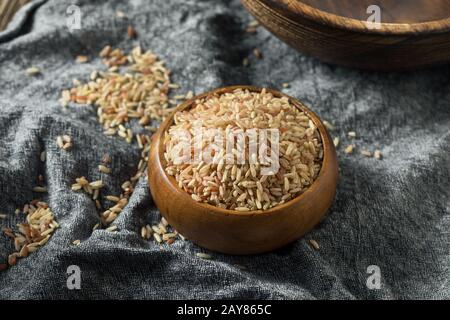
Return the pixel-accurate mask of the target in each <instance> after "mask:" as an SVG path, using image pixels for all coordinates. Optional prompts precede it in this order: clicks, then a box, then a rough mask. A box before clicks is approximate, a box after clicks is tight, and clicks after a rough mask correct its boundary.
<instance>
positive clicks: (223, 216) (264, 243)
mask: <svg viewBox="0 0 450 320" xmlns="http://www.w3.org/2000/svg"><path fill="white" fill-rule="evenodd" d="M238 88H242V89H248V90H250V91H256V92H260V91H261V88H255V87H250V86H234V87H226V88H221V89H217V90H213V91H211V92H208V93H204V94H202V95H199V96H196V97H194V98H192V99H190V100H188V101H186V102H184V103H183V104H181V105H180V106H179V107H177V108H176V109H175V111H174V113H175V112H178V111H181V110H185V109H188V108H190V107H191V106H192V105H193V104H194V103H195V101H196V100H197V99H201V98H204V97H207V96H209V95H213V94H222V93H225V92H231V91H233V90H235V89H238ZM267 91H268V92H271V93H272V94H273V95H274V96H276V97H281V96H286V95H285V94H283V93H280V92H278V91H274V90H267ZM287 97H288V96H287ZM288 98H289V99H290V102H291V103H292V104H293V105H295V106H296V107H297V108H299V109H301V110H302V111H304V112H305V113H306V114H307V115H308V116H309V117H310V118H311V119H312V121H314V123H315V125H316V126H317V128H318V130H319V133H320V136H321V138H322V142H323V148H324V157H323V163H322V168H321V170H320V172H319V175H318V177H317V179H316V180H315V181H314V182H313V184H312V185H311V186H310V187H309V189H307V190H306V191H305V192H304V193H302V194H301V195H299V196H298V197H296V198H294V199H292V200H290V201H288V202H286V203H284V204H282V205H278V206H276V207H274V208H272V209H269V210H266V211H247V212H238V211H235V210H226V209H222V208H218V207H216V206H213V205H209V204H205V203H199V202H196V201H194V200H193V199H192V198H191V196H190V195H189V194H188V193H187V192H185V191H184V190H182V189H180V188H179V187H178V184H177V183H176V181H175V179H174V178H173V177H172V176H168V175H167V174H166V172H165V170H164V168H165V166H166V162H165V159H164V150H165V147H164V144H163V140H164V134H165V132H166V131H167V130H168V128H169V127H170V126H171V125H172V123H173V114H174V113H172V115H171V116H170V117H169V118H168V119H167V120H166V121H165V122H164V123H163V124H162V125H161V126H160V128H159V130H158V131H157V132H156V133H155V134H154V135H153V141H152V146H151V150H150V156H149V165H148V168H149V169H148V182H149V186H150V191H151V194H152V196H153V200H154V201H155V204H156V206H157V207H158V208H159V210H160V212H161V214H162V216H164V217H165V218H166V219H167V221H168V222H169V224H170V225H171V226H173V227H174V228H175V229H176V230H178V231H179V232H180V233H181V234H182V235H183V236H185V237H187V238H188V239H189V240H191V241H193V242H194V243H196V244H198V245H199V246H202V247H205V248H208V249H210V250H213V251H218V252H222V253H230V254H254V253H261V252H266V251H271V250H274V249H276V248H279V247H281V246H284V245H286V244H288V243H290V242H292V241H294V240H296V239H298V238H300V237H301V236H302V235H303V234H305V233H306V232H307V231H309V230H311V228H313V227H314V226H315V225H316V224H317V223H318V222H319V221H320V220H321V218H322V217H323V216H324V215H325V213H326V212H327V210H328V209H329V207H330V206H331V204H332V202H333V199H334V195H335V191H336V184H337V179H338V164H337V158H336V150H335V147H334V144H333V142H332V140H331V138H330V136H329V135H328V133H327V131H326V129H325V127H324V125H323V124H322V122H321V121H320V119H319V118H318V116H317V115H316V114H315V113H313V112H312V111H311V110H309V109H308V108H306V107H305V106H304V105H303V104H301V103H300V102H299V101H297V100H295V99H294V98H291V97H288Z"/></svg>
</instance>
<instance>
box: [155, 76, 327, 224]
mask: <svg viewBox="0 0 450 320" xmlns="http://www.w3.org/2000/svg"><path fill="white" fill-rule="evenodd" d="M236 89H243V90H249V91H251V92H261V91H262V90H263V89H266V91H267V92H270V93H272V94H273V95H274V96H276V97H287V98H288V99H289V102H290V103H292V104H294V105H295V107H297V108H299V109H301V110H302V111H303V112H305V114H307V115H308V117H310V118H311V120H312V121H313V122H314V124H315V125H316V126H317V129H318V130H319V134H320V138H321V139H322V144H323V146H324V148H323V150H324V154H323V159H322V166H321V168H320V171H319V174H318V176H317V178H316V179H315V180H314V182H313V183H312V184H311V185H310V186H309V188H308V189H306V190H305V191H304V192H303V193H301V194H300V195H298V196H296V197H295V198H293V199H291V200H289V201H288V202H285V203H283V204H280V205H277V206H275V207H273V208H270V209H268V210H250V211H236V210H230V209H223V208H219V207H216V206H214V205H211V204H208V203H204V202H197V201H195V200H194V199H192V197H191V196H190V195H189V194H188V193H187V192H186V191H184V190H181V189H180V187H179V186H178V183H177V182H176V180H175V178H174V177H172V176H169V175H168V174H167V173H166V170H165V166H164V162H165V159H164V143H163V139H164V133H165V132H167V129H168V128H169V126H170V125H172V123H173V117H174V114H175V113H176V112H179V111H182V110H185V109H187V108H189V107H190V106H191V105H192V104H193V103H195V101H196V100H198V99H202V98H205V97H208V96H211V95H214V94H223V93H226V92H231V91H234V90H236ZM157 135H158V138H159V145H158V146H157V147H158V150H156V152H157V157H158V159H157V160H158V166H159V168H158V170H162V171H163V175H162V176H163V177H164V180H165V181H166V182H167V183H168V184H169V185H170V187H171V188H172V189H174V190H175V191H176V192H177V193H180V194H182V197H185V198H186V199H189V201H191V202H192V204H193V206H194V207H198V208H199V209H203V210H208V211H209V212H210V213H219V214H223V215H226V216H230V215H232V216H241V217H244V216H246V217H248V216H256V215H258V216H268V215H272V214H276V213H277V212H280V211H282V210H284V209H286V208H288V207H290V206H292V205H294V204H296V203H298V202H300V201H303V200H304V199H305V198H306V197H308V196H309V194H314V191H315V189H317V188H318V186H319V184H321V183H322V181H323V180H324V175H325V171H324V170H323V168H324V166H325V163H328V162H330V161H331V159H332V156H331V154H329V153H328V152H325V150H326V149H329V148H334V145H333V144H332V142H331V138H330V137H329V134H328V131H327V130H326V128H325V125H324V124H323V123H322V121H321V119H320V118H319V116H317V114H315V113H314V112H313V111H311V110H310V109H309V108H308V107H306V106H305V105H304V104H303V103H301V102H300V101H299V100H297V99H295V98H293V97H291V96H289V95H287V94H285V93H283V92H280V91H278V90H274V89H270V88H262V87H256V86H250V85H234V86H226V87H221V88H217V89H214V90H211V91H207V92H205V93H202V94H199V95H196V96H194V97H193V98H191V99H189V100H186V101H185V102H183V103H182V104H180V105H179V106H178V107H176V108H175V110H174V111H173V112H172V113H171V114H170V115H169V116H168V118H167V119H166V120H165V121H164V123H163V124H161V126H160V128H159V129H158V132H157ZM325 145H326V148H325ZM332 150H333V149H331V151H332ZM149 169H150V166H149Z"/></svg>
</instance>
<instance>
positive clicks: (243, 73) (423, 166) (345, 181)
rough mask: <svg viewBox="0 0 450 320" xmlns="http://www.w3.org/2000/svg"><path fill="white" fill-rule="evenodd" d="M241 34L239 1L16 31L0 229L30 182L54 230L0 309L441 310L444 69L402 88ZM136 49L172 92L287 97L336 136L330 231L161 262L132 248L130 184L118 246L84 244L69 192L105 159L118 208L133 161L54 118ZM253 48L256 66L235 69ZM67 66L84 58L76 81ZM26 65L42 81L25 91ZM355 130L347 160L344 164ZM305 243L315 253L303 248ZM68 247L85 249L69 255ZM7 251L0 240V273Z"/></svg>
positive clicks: (137, 216)
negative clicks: (106, 56)
mask: <svg viewBox="0 0 450 320" xmlns="http://www.w3.org/2000/svg"><path fill="white" fill-rule="evenodd" d="M71 3H76V4H78V5H79V6H80V7H81V9H82V12H83V16H82V29H81V30H76V31H74V32H72V33H71V32H69V30H68V29H67V27H66V8H67V7H68V6H69V5H70V4H71ZM116 10H122V11H124V12H125V13H126V14H127V16H128V17H129V18H130V19H132V21H133V24H134V26H135V27H136V30H137V32H138V34H139V37H138V40H135V41H131V40H129V39H127V36H126V28H127V25H128V22H127V20H123V19H119V18H117V17H116V16H115V11H116ZM28 12H29V13H32V11H28ZM249 20H250V17H249V15H248V14H247V13H246V12H245V10H244V9H243V8H242V7H241V5H240V3H239V2H238V1H199V0H187V1H181V0H179V1H174V0H170V1H169V0H167V1H144V0H140V1H139V0H132V1H128V2H123V1H119V0H117V1H87V0H86V1H73V0H64V1H60V0H58V1H56V0H53V1H47V2H46V3H44V4H43V5H41V6H40V7H39V8H38V9H37V10H36V11H35V12H34V13H33V15H32V16H31V15H30V16H29V17H28V20H27V23H26V24H18V25H17V26H16V28H18V29H16V30H15V31H14V34H15V37H14V39H5V38H3V36H2V37H0V43H1V44H0V70H1V72H0V88H1V90H0V108H1V113H0V183H1V185H0V194H1V198H0V212H2V213H6V214H7V215H8V218H7V219H6V220H0V225H1V226H2V227H3V226H14V225H15V224H16V223H17V222H19V221H20V217H16V215H15V214H14V210H15V209H16V208H18V207H22V206H23V204H25V203H27V202H28V201H30V200H32V199H33V198H35V197H37V196H39V195H38V194H34V193H33V192H32V187H33V186H34V185H35V183H36V177H37V176H38V174H39V173H43V174H45V177H46V181H47V185H48V187H49V193H48V195H46V196H45V197H44V200H46V201H47V202H48V203H49V204H50V206H51V208H52V210H53V211H54V213H55V214H56V216H57V219H58V221H59V223H60V224H61V228H60V229H59V230H58V231H57V232H56V233H55V234H54V236H53V237H52V238H51V241H50V242H49V243H48V244H47V245H46V246H44V247H43V248H42V249H40V250H39V251H38V252H36V253H34V254H32V255H31V256H30V257H28V258H26V259H22V260H20V261H19V263H18V265H17V266H15V267H12V268H10V269H8V270H7V271H4V272H1V273H0V298H3V299H7V298H9V299H11V298H20V299H23V298H31V299H39V298H51V299H56V298H64V299H74V298H96V299H99V298H152V299H158V298H161V299H165V298H192V299H200V298H206V299H210V298H260V299H266V298H273V299H314V298H332V299H335V298H339V299H342V298H349V299H353V298H356V299H361V298H369V299H372V298H373V299H386V298H447V299H448V298H450V276H449V275H450V231H449V230H450V217H449V211H450V201H449V198H450V197H449V186H450V175H449V173H450V147H449V142H450V131H449V126H450V108H449V101H450V73H449V71H450V69H449V67H446V66H444V67H440V68H435V69H428V70H422V71H417V72H412V73H404V74H377V73H366V72H360V71H355V70H348V69H344V68H338V67H334V66H330V65H326V64H322V63H320V62H319V61H317V60H316V59H314V58H311V57H308V56H305V55H302V54H299V53H297V52H296V51H294V50H293V49H291V48H289V47H288V46H287V45H285V44H284V43H282V42H281V41H279V40H278V39H277V38H275V37H274V36H272V35H271V34H269V33H268V32H267V31H265V30H263V29H260V30H259V31H258V33H257V34H256V35H249V34H246V33H245V32H244V31H243V30H244V29H245V25H246V23H247V22H248V21H249ZM9 32H12V31H9ZM137 43H140V44H141V45H142V46H143V47H144V48H150V49H152V50H154V51H155V52H156V53H157V54H158V55H159V56H160V57H161V58H162V59H164V60H166V62H167V66H168V67H169V68H170V69H172V70H173V76H172V79H173V81H174V82H177V83H180V84H181V86H182V90H181V92H187V91H188V90H193V91H195V92H196V93H201V92H204V91H206V90H209V89H213V88H216V87H220V86H225V85H231V84H253V85H258V86H267V87H272V88H278V89H281V85H282V83H283V82H289V83H290V84H291V87H290V88H288V89H283V91H284V92H286V93H288V94H290V95H292V96H294V97H297V98H299V99H301V100H302V101H303V102H304V103H305V104H307V105H309V106H311V108H312V109H313V110H315V111H316V112H317V113H318V114H319V115H320V116H321V117H323V119H327V120H330V121H331V122H333V123H334V124H335V125H336V126H337V128H338V129H337V131H335V132H334V133H333V135H334V136H339V137H340V138H341V141H342V145H341V146H340V147H339V150H338V154H339V162H340V173H341V175H340V182H339V186H338V191H337V196H336V200H335V203H334V205H333V207H332V209H331V212H330V213H329V215H328V216H327V218H326V219H325V220H324V221H323V222H322V223H321V224H320V225H319V226H317V227H316V228H315V229H314V230H313V231H312V232H311V233H309V234H308V235H307V236H305V238H304V239H302V240H299V241H297V242H295V243H293V244H291V245H289V246H287V247H285V248H283V249H281V250H278V251H276V252H272V253H268V254H263V255H257V256H229V255H221V254H216V253H211V254H212V255H213V257H214V260H212V261H207V260H201V259H199V258H197V257H196V256H195V253H196V252H200V251H205V250H203V249H201V248H199V247H197V246H195V245H193V244H192V243H190V242H183V241H177V242H175V243H174V244H173V245H172V246H166V245H165V246H162V248H160V247H159V246H158V245H156V244H155V243H153V242H147V241H144V240H142V239H141V238H140V236H139V229H140V227H141V226H142V224H143V223H144V221H147V222H152V221H158V219H159V214H158V211H157V210H156V209H155V207H154V206H153V204H152V200H151V196H150V194H149V190H148V187H147V185H146V181H145V180H144V179H141V181H139V184H138V186H137V189H136V191H135V193H134V194H133V196H132V197H131V201H130V203H129V204H128V205H127V207H126V210H125V211H124V212H123V213H122V214H121V215H120V216H119V218H118V220H117V224H118V226H119V228H120V231H119V232H117V233H108V232H105V231H103V230H97V231H95V232H93V233H92V232H91V229H92V227H93V226H94V224H95V223H96V222H97V212H96V210H95V208H94V205H93V203H92V201H91V200H90V199H89V198H88V197H87V196H86V195H84V194H82V193H77V192H72V191H71V190H70V185H71V183H73V181H74V179H75V178H76V177H78V176H82V175H84V176H86V177H91V178H92V179H94V178H95V177H97V176H98V172H97V169H96V165H97V164H98V162H99V161H100V159H101V157H102V155H103V154H104V153H106V152H109V153H110V154H111V155H112V158H113V165H112V166H113V170H114V176H113V177H111V178H110V180H108V181H106V182H107V190H108V191H110V192H111V193H113V194H114V193H117V192H118V191H119V190H120V182H121V181H125V179H127V178H129V177H130V176H131V175H132V174H133V173H134V171H135V169H136V165H137V161H138V159H139V158H138V157H139V152H138V148H137V146H135V145H128V144H127V143H126V142H124V140H123V139H118V138H114V137H107V136H105V135H103V134H102V130H101V128H100V126H99V125H98V123H97V120H96V114H95V109H94V108H93V107H88V106H83V105H70V106H69V107H68V108H66V109H64V108H62V107H61V106H60V105H59V103H58V98H59V96H60V92H61V90H62V89H64V88H68V87H70V86H71V81H72V79H73V78H78V79H80V80H86V78H87V77H88V75H89V73H90V72H91V71H92V70H94V69H98V68H103V67H102V64H101V62H100V60H99V59H98V58H97V53H98V52H99V50H100V49H101V48H102V47H103V46H104V45H106V44H112V45H113V46H114V47H120V48H123V49H125V50H129V49H130V48H132V47H133V46H134V45H136V44H137ZM255 47H258V48H260V49H261V51H262V53H263V55H264V57H263V59H262V60H257V59H254V58H250V66H249V67H247V68H244V67H242V65H241V61H242V59H243V58H244V57H245V56H247V55H249V54H251V51H252V49H253V48H255ZM78 54H88V55H89V56H90V57H95V58H94V59H93V60H92V61H91V62H89V63H87V64H82V65H77V64H76V63H75V62H74V57H75V56H76V55H78ZM32 65H33V66H38V67H39V68H41V69H42V70H43V74H42V75H40V76H38V77H36V78H30V77H27V76H26V75H25V73H24V70H25V69H26V68H27V67H30V66H32ZM351 130H354V131H356V132H357V135H358V138H357V139H356V140H355V144H356V146H357V151H356V153H355V154H354V155H345V154H344V153H343V147H344V146H345V145H347V144H349V143H351V140H349V139H348V138H347V137H346V133H347V132H348V131H351ZM63 133H69V134H71V135H72V136H73V137H74V148H73V150H71V151H70V152H61V151H60V150H59V149H58V148H57V146H56V144H55V139H56V136H58V135H60V134H63ZM363 148H368V149H371V150H373V149H375V148H380V149H381V150H382V152H383V154H384V160H382V161H377V160H375V159H366V158H364V157H363V156H361V155H359V151H360V150H362V149H363ZM41 150H46V151H47V154H48V160H47V162H46V163H45V165H44V164H42V163H41V162H40V161H39V160H38V156H39V153H40V151H41ZM311 238H313V239H315V240H317V242H318V243H319V244H320V246H321V248H320V250H319V251H315V250H313V249H312V248H311V247H310V246H309V245H308V243H307V241H306V240H307V239H311ZM75 239H80V240H81V241H82V244H81V245H80V246H78V247H76V246H73V245H72V244H71V242H72V241H73V240H75ZM12 250H13V247H12V244H11V241H10V240H9V239H7V238H6V237H4V236H3V235H2V236H0V263H2V262H3V261H4V260H5V259H6V258H7V256H8V254H9V253H10V252H11V251H12ZM235 264H239V265H243V266H245V267H246V270H241V269H239V268H238V267H236V266H235ZM69 265H78V266H79V267H80V268H81V271H82V283H81V286H82V288H81V290H68V289H67V287H66V279H67V275H66V269H67V267H68V266H69ZM369 265H377V266H379V267H380V269H381V275H382V284H381V289H380V290H369V289H368V288H367V287H366V279H367V277H368V276H369V274H367V273H366V269H367V267H368V266H369Z"/></svg>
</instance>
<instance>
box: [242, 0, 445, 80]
mask: <svg viewBox="0 0 450 320" xmlns="http://www.w3.org/2000/svg"><path fill="white" fill-rule="evenodd" d="M242 3H243V4H244V6H245V7H246V8H247V9H248V10H249V11H250V12H251V13H252V14H253V16H254V17H255V18H256V19H257V20H259V21H260V22H261V24H262V25H264V26H265V27H266V28H267V29H268V30H270V31H271V32H272V33H274V34H275V35H276V36H278V37H279V38H280V39H282V40H284V41H285V42H287V43H288V44H289V45H291V46H292V47H294V48H296V49H298V50H300V51H302V52H305V53H308V54H311V55H313V56H315V57H318V58H319V59H321V60H323V61H325V62H329V63H334V64H339V65H344V66H349V67H356V68H363V69H371V70H383V71H388V70H406V69H412V68H417V67H424V66H429V65H433V64H440V63H445V62H448V61H449V60H450V1H448V0H242ZM370 5H378V6H379V7H380V8H381V25H380V26H381V28H380V29H369V28H368V25H367V20H368V17H369V16H370V15H371V14H368V13H367V9H368V7H369V6H370Z"/></svg>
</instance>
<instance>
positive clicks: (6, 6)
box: [0, 0, 30, 31]
mask: <svg viewBox="0 0 450 320" xmlns="http://www.w3.org/2000/svg"><path fill="white" fill-rule="evenodd" d="M29 1H30V0H0V31H1V30H4V29H6V27H7V26H8V23H9V22H10V21H11V20H12V18H13V17H14V14H15V13H16V12H17V11H18V10H19V9H20V8H21V7H22V6H23V5H25V4H26V3H28V2H29Z"/></svg>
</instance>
